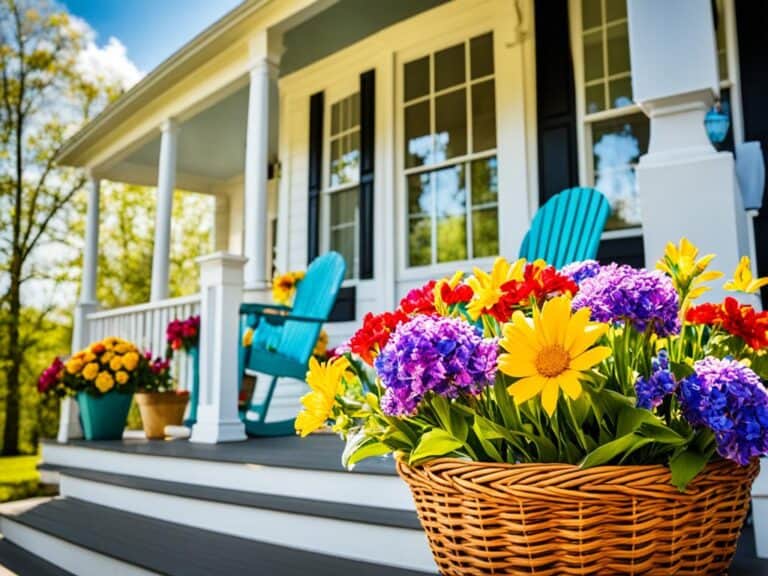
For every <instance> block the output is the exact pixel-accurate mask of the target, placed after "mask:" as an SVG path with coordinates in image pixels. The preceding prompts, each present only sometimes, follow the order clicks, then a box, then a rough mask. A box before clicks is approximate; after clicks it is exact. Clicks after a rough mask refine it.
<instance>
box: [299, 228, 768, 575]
mask: <svg viewBox="0 0 768 576" xmlns="http://www.w3.org/2000/svg"><path fill="white" fill-rule="evenodd" d="M712 258H713V256H712V255H709V256H704V257H701V258H699V257H698V252H697V250H696V248H695V247H694V246H692V245H691V244H690V242H688V241H686V240H682V241H681V242H680V244H679V245H673V244H670V245H669V246H668V248H667V251H666V253H665V255H664V258H663V259H662V261H661V262H660V263H659V265H658V268H659V269H658V270H653V271H651V270H637V269H634V268H631V267H629V266H619V265H616V264H611V265H608V266H601V265H599V264H598V263H597V262H594V261H590V262H584V263H577V264H574V265H570V266H567V267H566V268H564V269H562V270H559V271H558V270H555V269H554V268H552V267H549V266H547V265H546V264H545V263H544V262H541V261H536V262H530V263H529V262H525V261H524V260H518V261H517V262H514V263H511V264H510V263H509V262H507V261H506V260H504V259H498V260H497V261H496V263H495V265H494V267H493V270H492V272H490V273H487V272H484V271H482V270H478V269H475V270H474V274H473V275H472V276H470V277H468V278H466V279H465V278H464V276H463V274H461V273H457V274H456V275H455V276H453V277H452V278H450V279H444V280H440V281H439V282H430V283H428V284H427V285H426V286H424V287H423V288H420V289H416V290H414V291H412V292H411V293H409V294H408V295H407V296H406V298H404V299H403V301H401V303H400V305H399V307H398V309H397V310H396V311H395V312H392V313H389V312H387V313H384V314H380V315H378V316H375V315H371V314H369V315H367V316H366V317H365V319H364V322H363V327H362V328H361V329H360V330H359V331H358V332H357V333H356V334H355V335H354V336H353V337H352V338H351V339H350V341H349V342H348V343H347V344H346V345H345V346H344V347H342V350H343V355H341V356H337V357H336V358H333V359H331V360H329V361H328V362H326V363H319V362H317V361H315V360H311V361H310V362H311V363H310V370H309V372H308V374H307V382H308V384H309V386H310V388H311V392H310V393H309V394H307V395H306V396H305V397H304V398H303V399H302V403H303V405H304V410H303V411H302V412H301V413H300V414H299V415H298V417H297V420H296V428H297V431H298V432H299V433H300V434H301V435H302V436H303V435H306V434H308V433H311V432H313V431H314V430H316V429H318V428H320V427H322V426H323V425H324V424H325V423H326V422H327V421H328V420H330V421H331V422H332V423H333V426H334V429H335V430H336V431H337V432H339V433H340V434H342V435H343V436H344V437H345V438H346V441H347V445H346V449H345V451H344V454H343V461H344V463H345V465H347V466H350V467H351V466H353V465H354V464H355V463H356V462H358V461H360V460H362V459H364V458H367V457H371V456H379V455H383V454H388V453H394V454H395V457H396V462H397V469H398V472H399V474H400V476H401V477H402V478H403V479H404V480H405V481H406V482H407V483H408V485H409V487H410V489H411V492H412V494H413V497H414V500H415V503H416V508H417V511H418V513H419V517H420V519H421V523H422V526H423V527H424V529H425V531H426V533H427V536H428V539H429V542H430V545H431V547H432V551H433V553H434V558H435V561H436V563H437V565H438V566H439V568H440V570H441V572H442V573H444V574H457V575H458V574H462V575H463V574H489V573H494V574H501V573H526V574H527V573H536V574H538V573H541V574H566V573H568V574H605V573H611V574H616V573H619V574H630V573H634V574H659V575H661V574H673V573H685V574H713V575H714V574H722V573H724V572H725V571H726V570H727V567H728V565H729V564H730V561H731V558H732V556H733V553H734V551H735V548H736V541H737V539H738V535H739V533H740V531H741V528H742V524H743V521H744V519H745V516H746V513H747V509H748V505H749V489H750V485H751V484H752V481H753V479H754V478H755V476H756V474H757V472H758V467H759V464H758V459H759V457H760V456H761V455H763V454H766V453H767V452H768V392H766V389H765V387H764V386H763V383H762V381H761V377H762V378H765V376H766V374H768V367H767V366H766V363H767V362H768V361H767V360H766V356H765V351H766V348H768V332H767V330H768V313H763V312H757V311H755V310H754V309H752V307H751V306H747V305H743V304H740V303H739V302H738V301H737V300H735V299H733V298H728V299H726V300H725V301H724V302H720V303H717V304H701V305H699V306H696V305H695V300H696V299H697V298H699V297H700V296H701V295H702V293H703V292H704V291H705V290H706V289H707V286H706V284H707V283H708V282H710V281H712V280H714V279H716V278H717V277H719V276H720V275H721V274H720V273H718V272H715V271H712V270H710V269H709V264H710V262H711V260H712ZM747 264H748V263H747ZM764 282H765V281H764V280H754V279H752V277H751V274H749V273H748V272H747V267H745V266H744V265H743V264H742V265H741V266H740V267H739V269H738V270H737V273H736V274H735V278H734V279H733V280H731V281H730V282H728V283H726V285H725V288H726V289H730V290H735V291H742V292H753V291H755V290H756V289H757V288H758V287H759V284H761V283H764Z"/></svg>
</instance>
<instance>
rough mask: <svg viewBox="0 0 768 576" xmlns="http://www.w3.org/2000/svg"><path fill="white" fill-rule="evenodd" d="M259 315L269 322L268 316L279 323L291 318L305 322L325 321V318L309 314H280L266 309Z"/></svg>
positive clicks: (320, 322) (322, 322) (318, 322)
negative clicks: (313, 316)
mask: <svg viewBox="0 0 768 576" xmlns="http://www.w3.org/2000/svg"><path fill="white" fill-rule="evenodd" d="M261 315H262V316H264V317H265V318H267V322H270V320H269V319H270V318H274V319H276V320H280V322H281V323H284V322H287V321H288V320H293V321H295V322H307V323H312V324H324V323H325V322H327V319H326V318H312V317H310V316H296V315H294V314H282V313H277V314H275V313H273V312H269V311H267V310H264V311H263V312H262V314H261Z"/></svg>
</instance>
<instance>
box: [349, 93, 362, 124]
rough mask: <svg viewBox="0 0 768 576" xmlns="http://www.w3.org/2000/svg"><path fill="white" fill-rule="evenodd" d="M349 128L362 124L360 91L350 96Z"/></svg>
mask: <svg viewBox="0 0 768 576" xmlns="http://www.w3.org/2000/svg"><path fill="white" fill-rule="evenodd" d="M349 108H350V112H349V116H350V118H349V128H354V127H355V126H359V125H360V93H359V92H356V93H355V94H353V95H352V96H350V97H349Z"/></svg>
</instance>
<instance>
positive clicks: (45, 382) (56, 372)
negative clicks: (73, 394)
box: [37, 356, 64, 394]
mask: <svg viewBox="0 0 768 576" xmlns="http://www.w3.org/2000/svg"><path fill="white" fill-rule="evenodd" d="M62 370H64V362H62V361H61V358H59V357H58V356H57V357H56V358H54V359H53V362H52V363H51V365H50V366H48V368H46V369H45V370H43V373H42V374H41V375H40V378H39V379H38V381H37V391H38V392H40V393H41V394H45V393H46V392H50V391H51V390H53V389H54V388H55V387H56V385H57V384H58V383H59V377H60V376H61V372H62Z"/></svg>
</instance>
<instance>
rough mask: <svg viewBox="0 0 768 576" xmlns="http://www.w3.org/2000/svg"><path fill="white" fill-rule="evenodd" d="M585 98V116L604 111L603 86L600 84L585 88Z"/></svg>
mask: <svg viewBox="0 0 768 576" xmlns="http://www.w3.org/2000/svg"><path fill="white" fill-rule="evenodd" d="M585 96H586V99H587V114H594V113H595V112H600V111H601V110H605V85H604V84H603V83H602V82H600V83H599V84H593V85H592V86H587V88H586V89H585Z"/></svg>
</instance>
